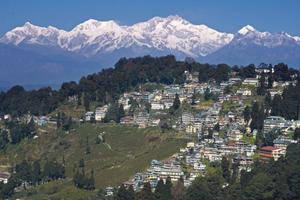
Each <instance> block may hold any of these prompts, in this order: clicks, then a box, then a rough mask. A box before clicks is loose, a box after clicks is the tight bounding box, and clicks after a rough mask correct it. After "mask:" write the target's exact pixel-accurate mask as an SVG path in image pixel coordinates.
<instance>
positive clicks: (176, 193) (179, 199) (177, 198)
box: [172, 177, 185, 200]
mask: <svg viewBox="0 0 300 200" xmlns="http://www.w3.org/2000/svg"><path fill="white" fill-rule="evenodd" d="M184 196H185V187H184V180H183V178H182V177H180V179H179V180H178V181H177V183H176V185H175V186H174V187H173V188H172V199H174V200H184Z"/></svg>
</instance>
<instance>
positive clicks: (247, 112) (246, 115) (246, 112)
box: [243, 106, 251, 124]
mask: <svg viewBox="0 0 300 200" xmlns="http://www.w3.org/2000/svg"><path fill="white" fill-rule="evenodd" d="M243 115H244V120H245V122H246V124H248V123H249V120H250V119H251V109H250V107H249V106H246V107H245V110H244V112H243Z"/></svg>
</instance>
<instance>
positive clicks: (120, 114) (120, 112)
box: [118, 104, 125, 121]
mask: <svg viewBox="0 0 300 200" xmlns="http://www.w3.org/2000/svg"><path fill="white" fill-rule="evenodd" d="M124 116H125V111H124V107H123V104H121V105H120V107H119V116H118V117H119V121H120V119H121V118H122V117H124Z"/></svg>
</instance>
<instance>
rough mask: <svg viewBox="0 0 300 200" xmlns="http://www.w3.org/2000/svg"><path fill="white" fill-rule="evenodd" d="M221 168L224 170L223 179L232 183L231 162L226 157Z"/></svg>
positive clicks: (223, 158)
mask: <svg viewBox="0 0 300 200" xmlns="http://www.w3.org/2000/svg"><path fill="white" fill-rule="evenodd" d="M221 168H222V175H223V178H224V179H225V180H226V181H227V182H229V181H230V177H231V173H230V162H229V160H228V158H226V157H224V156H223V157H222V161H221Z"/></svg>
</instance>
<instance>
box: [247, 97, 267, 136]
mask: <svg viewBox="0 0 300 200" xmlns="http://www.w3.org/2000/svg"><path fill="white" fill-rule="evenodd" d="M251 119H252V121H251V123H250V128H251V131H253V130H254V129H257V130H262V128H263V124H264V119H265V114H264V107H263V106H259V103H258V102H254V104H253V106H252V112H251Z"/></svg>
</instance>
